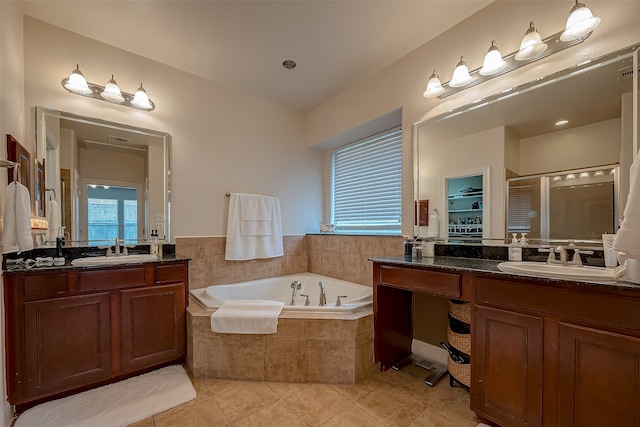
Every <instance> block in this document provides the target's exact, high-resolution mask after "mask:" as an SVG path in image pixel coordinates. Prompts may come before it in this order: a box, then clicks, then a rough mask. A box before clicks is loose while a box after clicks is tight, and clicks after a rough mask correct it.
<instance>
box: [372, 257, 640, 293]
mask: <svg viewBox="0 0 640 427" xmlns="http://www.w3.org/2000/svg"><path fill="white" fill-rule="evenodd" d="M369 261H373V262H378V263H381V264H395V265H401V266H405V267H427V268H429V269H430V270H437V271H444V272H452V273H455V272H458V273H459V272H470V273H481V274H491V275H496V276H500V277H503V278H504V277H512V278H518V279H523V278H524V279H535V280H538V281H542V282H549V283H553V282H563V283H573V284H576V285H580V286H596V287H607V288H611V289H619V290H637V291H640V284H635V283H631V282H626V281H624V280H618V281H616V282H612V283H603V282H596V281H580V280H572V279H554V278H549V277H541V276H534V275H524V274H517V273H507V272H503V271H500V270H499V269H498V264H500V263H501V262H504V261H503V260H493V259H482V258H462V257H447V256H436V257H435V258H424V259H423V260H421V261H418V260H412V259H411V258H405V257H404V255H397V256H387V257H376V258H369Z"/></svg>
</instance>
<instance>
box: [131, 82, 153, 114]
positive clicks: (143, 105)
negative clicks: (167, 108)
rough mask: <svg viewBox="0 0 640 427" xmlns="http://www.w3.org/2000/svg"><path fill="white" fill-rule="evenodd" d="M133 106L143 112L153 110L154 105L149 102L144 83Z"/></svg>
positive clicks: (136, 95) (132, 103)
mask: <svg viewBox="0 0 640 427" xmlns="http://www.w3.org/2000/svg"><path fill="white" fill-rule="evenodd" d="M131 105H133V106H134V107H136V108H139V109H141V110H153V105H152V103H151V101H150V100H149V96H147V91H146V90H144V88H143V87H142V83H140V87H139V88H138V90H137V91H136V94H135V96H134V97H133V100H132V101H131Z"/></svg>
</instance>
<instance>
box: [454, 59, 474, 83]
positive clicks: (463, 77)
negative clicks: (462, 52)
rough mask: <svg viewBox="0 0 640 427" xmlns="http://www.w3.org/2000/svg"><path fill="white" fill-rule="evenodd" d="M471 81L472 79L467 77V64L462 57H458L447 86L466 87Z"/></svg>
mask: <svg viewBox="0 0 640 427" xmlns="http://www.w3.org/2000/svg"><path fill="white" fill-rule="evenodd" d="M472 80H473V77H471V75H469V68H467V63H466V62H465V60H464V56H461V57H460V62H458V65H456V69H455V70H453V77H451V81H450V82H449V86H451V87H462V86H466V85H468V84H469V83H471V81H472Z"/></svg>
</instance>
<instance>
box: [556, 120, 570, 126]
mask: <svg viewBox="0 0 640 427" xmlns="http://www.w3.org/2000/svg"><path fill="white" fill-rule="evenodd" d="M567 123H569V120H565V119H562V120H558V121H557V122H556V126H564V125H566V124H567Z"/></svg>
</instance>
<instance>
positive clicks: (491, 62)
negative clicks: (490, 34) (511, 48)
mask: <svg viewBox="0 0 640 427" xmlns="http://www.w3.org/2000/svg"><path fill="white" fill-rule="evenodd" d="M506 66H507V63H506V62H505V60H504V59H502V54H500V51H499V50H498V45H497V44H496V41H495V40H493V41H492V42H491V47H489V51H488V52H487V54H486V55H485V57H484V63H483V64H482V68H480V71H479V73H480V75H481V76H490V75H492V74H495V73H497V72H498V71H500V70H502V69H503V68H504V67H506Z"/></svg>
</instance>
